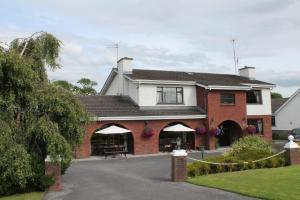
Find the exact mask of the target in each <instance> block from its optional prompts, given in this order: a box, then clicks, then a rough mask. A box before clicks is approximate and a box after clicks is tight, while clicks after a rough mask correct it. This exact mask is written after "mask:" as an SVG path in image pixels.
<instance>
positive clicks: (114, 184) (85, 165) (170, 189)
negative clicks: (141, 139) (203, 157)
mask: <svg viewBox="0 0 300 200" xmlns="http://www.w3.org/2000/svg"><path fill="white" fill-rule="evenodd" d="M193 157H198V156H195V155H194V156H193ZM62 181H63V191H62V192H56V193H48V194H47V195H46V196H45V199H46V200H52V199H56V200H98V199H99V200H102V199H103V200H196V199H197V200H201V199H203V200H204V199H205V200H207V199H222V200H227V199H228V200H229V199H245V200H246V199H252V198H248V197H244V196H240V195H238V194H233V193H229V192H225V191H221V190H217V189H211V188H205V187H199V186H194V185H191V184H188V183H172V182H170V156H155V157H141V158H128V159H125V158H116V159H108V160H93V161H81V162H74V163H73V164H72V166H71V167H70V168H69V169H68V171H67V172H66V174H65V175H64V176H63V178H62Z"/></svg>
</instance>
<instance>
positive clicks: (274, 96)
mask: <svg viewBox="0 0 300 200" xmlns="http://www.w3.org/2000/svg"><path fill="white" fill-rule="evenodd" d="M271 98H272V99H281V98H283V97H282V95H281V94H280V93H277V92H272V93H271Z"/></svg>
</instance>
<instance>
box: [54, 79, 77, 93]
mask: <svg viewBox="0 0 300 200" xmlns="http://www.w3.org/2000/svg"><path fill="white" fill-rule="evenodd" d="M52 84H53V85H55V86H59V87H61V88H63V89H65V90H68V91H70V92H73V91H74V85H73V84H72V83H69V82H68V81H66V80H57V81H53V82H52Z"/></svg>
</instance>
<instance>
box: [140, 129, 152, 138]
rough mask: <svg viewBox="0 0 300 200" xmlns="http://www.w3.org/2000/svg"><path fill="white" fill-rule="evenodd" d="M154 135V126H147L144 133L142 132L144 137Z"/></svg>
mask: <svg viewBox="0 0 300 200" xmlns="http://www.w3.org/2000/svg"><path fill="white" fill-rule="evenodd" d="M153 135H154V131H153V129H152V128H149V127H146V128H145V129H144V131H143V134H142V136H143V137H144V138H150V137H152V136H153Z"/></svg>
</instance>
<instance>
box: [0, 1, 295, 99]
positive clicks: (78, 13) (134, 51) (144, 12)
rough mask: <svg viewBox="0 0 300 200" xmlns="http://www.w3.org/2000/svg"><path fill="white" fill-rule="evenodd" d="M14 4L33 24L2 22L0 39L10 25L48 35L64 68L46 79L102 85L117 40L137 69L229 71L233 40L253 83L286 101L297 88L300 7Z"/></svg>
mask: <svg viewBox="0 0 300 200" xmlns="http://www.w3.org/2000/svg"><path fill="white" fill-rule="evenodd" d="M22 4H23V5H22ZM18 5H19V6H23V7H24V8H25V7H26V8H28V9H29V8H30V9H31V10H30V11H29V12H27V13H28V16H27V18H30V17H31V20H32V22H30V23H28V26H26V30H23V28H22V27H24V25H23V24H22V23H21V21H22V20H20V21H13V20H10V19H7V22H6V23H5V24H2V28H0V40H1V36H2V38H3V37H6V38H7V36H8V35H9V37H10V38H11V36H12V35H13V36H14V35H16V34H14V33H13V31H12V34H10V31H6V28H7V27H8V26H11V27H14V28H9V29H11V30H17V32H18V31H21V32H22V31H24V32H25V31H26V32H28V31H32V32H34V31H37V30H40V29H43V28H45V27H46V29H47V31H50V32H53V33H54V34H55V35H57V36H58V37H59V38H60V39H61V40H62V41H63V42H64V47H63V50H62V56H61V61H62V64H63V68H62V69H61V70H59V71H55V72H51V73H50V78H53V79H58V78H59V79H68V80H71V81H73V82H74V81H76V80H78V79H79V78H81V77H82V76H87V77H89V78H92V79H94V80H96V81H97V82H98V83H99V87H101V84H102V83H103V82H104V80H105V78H106V76H107V75H108V73H109V71H110V69H111V67H112V66H113V65H115V60H116V59H115V53H114V50H113V49H108V48H107V46H108V45H111V44H113V43H115V42H120V56H129V57H133V58H134V64H135V66H136V67H139V68H164V69H172V70H188V71H205V72H207V71H209V72H222V73H231V72H233V71H234V70H233V62H232V60H233V59H232V46H231V43H230V40H231V39H232V38H235V39H237V40H238V43H237V53H238V56H239V60H240V66H243V65H250V66H251V65H252V66H256V67H257V77H258V78H261V79H262V80H266V81H270V82H272V83H275V84H277V85H278V86H279V87H277V88H279V90H282V92H284V93H286V94H287V95H288V94H291V92H292V90H293V89H294V87H300V83H299V82H298V81H297V80H298V79H297V77H296V76H295V75H294V74H296V73H299V70H298V66H299V65H300V60H299V59H298V54H299V46H300V37H299V35H300V14H299V9H300V2H299V1H295V0H252V1H249V0H239V1H236V0H226V1H220V0H210V1H199V0H189V1H186V0H164V1H160V0H153V1H142V0H115V1H104V0H100V1H99V0H89V1H80V0H73V1H67V0H65V1H60V0H44V1H38V0H31V1H28V0H20V1H18ZM25 5H26V6H25ZM16 16H17V14H16ZM15 18H17V17H15ZM27 18H26V19H27ZM20 27H21V28H20ZM27 27H28V28H27ZM36 29H37V30H36ZM4 31H5V32H4ZM283 87H284V88H283ZM286 88H293V89H286ZM286 91H288V92H286Z"/></svg>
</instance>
